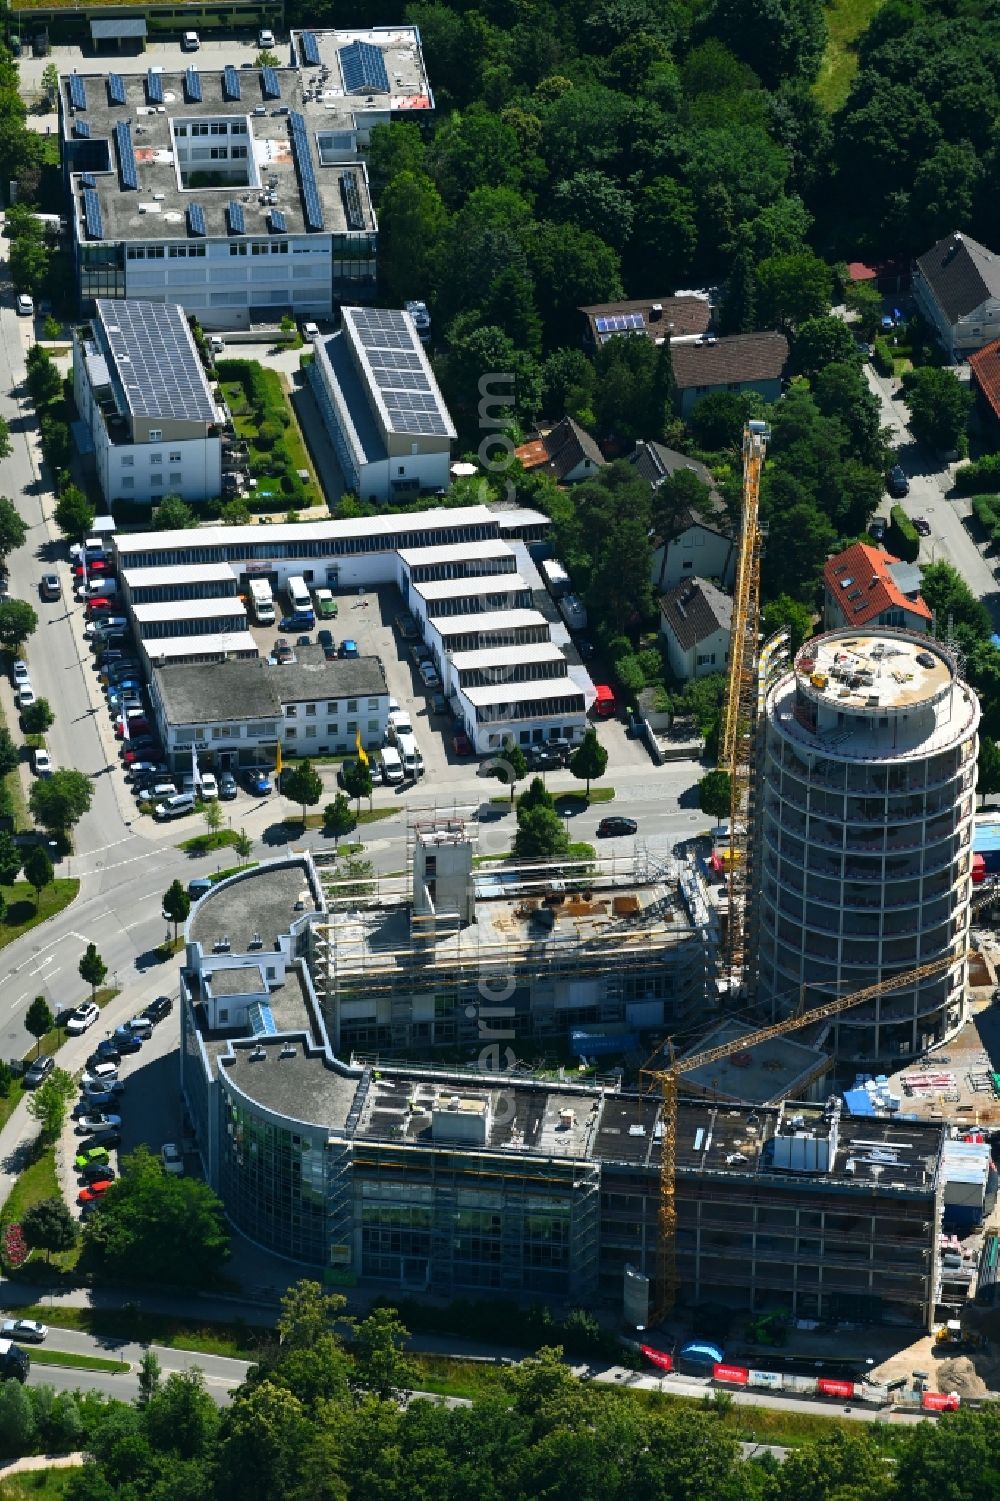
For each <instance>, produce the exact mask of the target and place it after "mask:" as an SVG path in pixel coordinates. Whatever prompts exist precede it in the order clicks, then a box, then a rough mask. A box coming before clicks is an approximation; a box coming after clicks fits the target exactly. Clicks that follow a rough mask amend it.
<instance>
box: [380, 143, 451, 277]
mask: <svg viewBox="0 0 1000 1501" xmlns="http://www.w3.org/2000/svg"><path fill="white" fill-rule="evenodd" d="M378 219H379V280H380V283H381V286H382V287H383V289H384V291H385V293H386V295H387V296H388V297H389V298H391V299H392V301H393V302H394V303H396V305H397V306H398V305H400V304H402V303H403V302H405V301H406V300H407V299H408V298H411V297H427V296H428V295H429V290H428V289H431V291H433V288H434V287H435V286H436V284H437V264H438V260H439V257H440V254H441V249H442V246H443V244H444V240H445V236H446V234H447V232H448V210H447V209H446V208H445V206H444V202H443V201H442V198H441V194H440V193H439V192H438V190H437V188H436V186H435V185H434V183H433V182H432V181H431V179H430V178H429V177H427V176H426V175H425V174H424V173H423V172H418V171H402V172H399V173H398V174H397V175H396V176H395V177H393V178H392V180H391V181H390V182H389V184H388V186H387V187H386V189H385V192H384V193H383V195H382V201H381V203H380V205H379V214H378Z"/></svg>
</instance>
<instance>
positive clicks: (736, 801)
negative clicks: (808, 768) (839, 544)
mask: <svg viewBox="0 0 1000 1501" xmlns="http://www.w3.org/2000/svg"><path fill="white" fill-rule="evenodd" d="M769 437H770V429H769V428H768V426H767V423H766V422H759V421H752V422H748V423H747V425H746V427H745V428H744V430H743V515H742V520H741V525H740V545H739V556H738V559H737V564H736V583H735V587H734V589H733V616H732V627H731V630H730V636H729V678H728V682H727V686H726V703H725V708H724V711H723V716H722V727H721V733H720V736H719V767H720V770H722V771H726V772H728V774H729V799H730V801H729V849H728V852H727V857H726V858H727V865H728V876H729V912H728V917H727V923H726V944H725V963H726V968H727V970H728V976H727V979H728V988H729V991H730V994H731V995H735V994H736V993H737V992H738V991H739V990H741V989H742V988H744V984H745V981H746V979H747V965H748V958H749V955H748V951H747V903H748V897H749V891H750V881H751V880H752V876H751V874H750V871H749V847H748V846H749V841H748V837H747V830H748V826H749V820H750V817H751V813H752V806H751V778H752V775H753V764H754V735H755V729H756V722H757V687H758V668H759V644H760V554H761V529H760V477H761V472H762V470H763V468H764V456H765V454H766V452H767V443H768V439H769Z"/></svg>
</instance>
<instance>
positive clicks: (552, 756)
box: [524, 745, 563, 771]
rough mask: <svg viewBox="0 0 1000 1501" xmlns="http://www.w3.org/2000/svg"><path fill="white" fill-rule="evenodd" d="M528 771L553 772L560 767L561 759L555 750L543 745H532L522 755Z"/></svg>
mask: <svg viewBox="0 0 1000 1501" xmlns="http://www.w3.org/2000/svg"><path fill="white" fill-rule="evenodd" d="M524 758H525V760H526V761H527V763H528V769H529V771H555V770H556V769H557V767H560V766H562V764H563V758H562V756H561V755H560V754H559V752H558V751H556V750H550V749H549V748H548V746H545V745H532V746H529V747H528V749H527V750H526V751H525V753H524Z"/></svg>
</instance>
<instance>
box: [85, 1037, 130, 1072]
mask: <svg viewBox="0 0 1000 1501" xmlns="http://www.w3.org/2000/svg"><path fill="white" fill-rule="evenodd" d="M121 1058H122V1055H121V1049H120V1048H119V1047H118V1045H117V1043H116V1042H114V1041H113V1040H112V1039H111V1038H110V1037H106V1038H105V1039H104V1041H103V1042H99V1043H98V1044H97V1049H96V1051H95V1052H93V1053H91V1055H90V1057H89V1058H88V1059H87V1067H88V1068H95V1067H96V1066H97V1064H98V1063H120V1062H121Z"/></svg>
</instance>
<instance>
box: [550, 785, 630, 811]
mask: <svg viewBox="0 0 1000 1501" xmlns="http://www.w3.org/2000/svg"><path fill="white" fill-rule="evenodd" d="M552 796H553V797H554V798H555V800H556V807H557V808H558V807H559V804H560V803H572V804H573V805H574V806H578V807H583V808H586V807H589V805H590V804H591V803H611V802H614V797H615V789H614V788H613V787H595V786H593V785H591V788H590V797H589V798H588V796H587V789H586V787H584V789H583V790H582V792H577V791H576V790H575V789H574V790H573V791H572V792H554V793H553V794H552Z"/></svg>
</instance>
